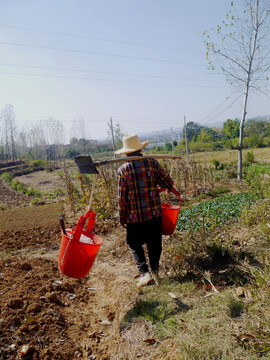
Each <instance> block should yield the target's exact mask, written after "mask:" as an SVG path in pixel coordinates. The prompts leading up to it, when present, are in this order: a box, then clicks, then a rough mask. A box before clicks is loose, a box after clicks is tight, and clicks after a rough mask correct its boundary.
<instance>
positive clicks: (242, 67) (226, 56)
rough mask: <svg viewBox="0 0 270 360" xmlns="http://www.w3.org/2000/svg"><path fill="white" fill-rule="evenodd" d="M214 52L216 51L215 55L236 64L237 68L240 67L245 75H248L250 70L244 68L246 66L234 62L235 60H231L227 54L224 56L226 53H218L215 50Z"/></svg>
mask: <svg viewBox="0 0 270 360" xmlns="http://www.w3.org/2000/svg"><path fill="white" fill-rule="evenodd" d="M213 51H214V53H215V54H216V55H221V56H223V57H224V58H225V59H227V60H230V61H231V62H233V63H234V64H236V65H237V66H239V67H240V68H241V69H242V70H244V72H245V73H247V74H248V70H247V69H246V68H244V66H243V65H241V64H240V63H239V62H238V61H236V60H234V59H233V58H231V57H230V56H229V55H226V54H224V53H221V52H218V51H216V50H213Z"/></svg>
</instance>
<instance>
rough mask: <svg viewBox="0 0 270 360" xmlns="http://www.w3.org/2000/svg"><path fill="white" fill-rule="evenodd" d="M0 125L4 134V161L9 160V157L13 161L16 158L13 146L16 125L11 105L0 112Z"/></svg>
mask: <svg viewBox="0 0 270 360" xmlns="http://www.w3.org/2000/svg"><path fill="white" fill-rule="evenodd" d="M1 123H2V128H3V133H4V141H5V148H6V159H8V158H10V157H11V156H12V157H13V159H15V158H16V156H17V155H16V146H15V135H16V124H15V113H14V109H13V106H12V105H9V104H8V105H6V106H5V107H4V109H3V110H2V111H1ZM10 150H11V153H10Z"/></svg>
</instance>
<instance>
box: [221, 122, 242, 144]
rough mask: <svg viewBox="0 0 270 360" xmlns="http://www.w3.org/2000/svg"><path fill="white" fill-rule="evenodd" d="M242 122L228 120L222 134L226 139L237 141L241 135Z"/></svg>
mask: <svg viewBox="0 0 270 360" xmlns="http://www.w3.org/2000/svg"><path fill="white" fill-rule="evenodd" d="M239 127H240V120H238V119H235V120H231V119H228V120H227V121H225V123H224V124H223V128H222V134H224V135H225V137H226V139H235V138H237V137H238V135H239Z"/></svg>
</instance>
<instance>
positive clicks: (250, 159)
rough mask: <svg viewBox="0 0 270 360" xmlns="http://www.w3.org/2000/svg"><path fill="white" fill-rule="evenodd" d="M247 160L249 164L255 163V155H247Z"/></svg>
mask: <svg viewBox="0 0 270 360" xmlns="http://www.w3.org/2000/svg"><path fill="white" fill-rule="evenodd" d="M245 160H246V162H247V163H248V164H253V163H254V160H255V158H254V154H253V152H252V151H249V152H248V153H246V155H245Z"/></svg>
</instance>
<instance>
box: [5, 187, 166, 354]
mask: <svg viewBox="0 0 270 360" xmlns="http://www.w3.org/2000/svg"><path fill="white" fill-rule="evenodd" d="M6 191H7V193H8V192H9V190H8V188H7V187H6V186H5V188H2V187H1V192H0V194H1V196H2V197H3V196H4V195H5V192H6ZM15 195H16V196H18V197H20V196H21V195H20V194H14V193H13V192H12V191H11V192H10V197H8V198H7V199H9V201H7V207H8V208H10V209H8V210H5V211H2V212H0V243H1V251H0V299H1V302H0V358H1V359H48V360H49V359H65V360H66V359H76V358H81V359H104V360H105V359H112V360H120V359H123V360H124V359H134V358H143V359H150V358H159V359H165V357H162V352H161V350H160V349H161V346H162V349H163V350H162V351H164V346H165V347H166V341H168V340H166V339H165V340H164V342H156V343H155V342H153V344H151V345H149V343H148V342H147V341H146V342H145V340H147V339H148V338H149V337H151V329H148V328H147V325H146V324H141V325H140V324H138V323H136V322H134V323H129V324H125V326H123V321H124V320H125V316H126V315H127V313H128V311H129V310H130V309H131V308H132V307H133V304H134V303H135V301H136V299H138V296H140V295H139V290H138V289H137V287H136V282H137V279H136V276H138V274H137V271H136V268H135V265H134V263H133V260H132V258H131V256H130V254H129V252H128V248H127V246H126V243H125V230H124V229H123V228H122V227H120V226H119V225H118V222H117V221H116V220H111V221H107V222H105V223H102V224H97V226H96V227H95V229H94V231H95V232H96V233H97V234H98V235H99V236H101V237H102V238H103V241H104V243H103V244H102V246H101V248H100V251H99V253H98V256H97V258H96V261H95V263H94V265H93V267H92V269H91V271H90V273H89V274H88V275H87V276H86V277H85V278H83V279H73V278H70V277H67V276H65V275H63V274H62V273H61V272H60V271H59V268H58V253H59V246H60V241H61V231H60V226H59V220H58V217H59V215H65V221H66V225H67V226H74V224H75V223H74V220H69V219H70V218H69V217H68V214H67V211H66V209H65V208H63V203H62V202H58V203H52V204H45V205H42V206H29V207H15V206H16V205H17V204H18V202H16V201H15V200H14V199H13V196H14V197H15V199H17V197H16V196H15ZM19 204H20V205H21V203H20V202H19ZM72 221H73V223H72ZM168 346H170V345H168ZM152 356H154V357H152Z"/></svg>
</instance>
